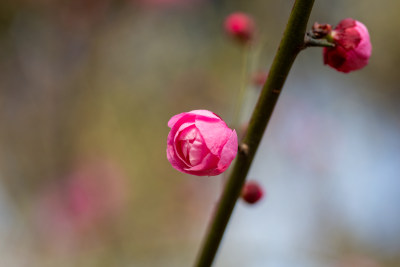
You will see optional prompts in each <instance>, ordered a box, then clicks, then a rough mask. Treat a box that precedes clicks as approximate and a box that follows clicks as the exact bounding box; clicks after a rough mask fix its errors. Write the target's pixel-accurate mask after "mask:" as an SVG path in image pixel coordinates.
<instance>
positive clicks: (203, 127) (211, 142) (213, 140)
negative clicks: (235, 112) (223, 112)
mask: <svg viewBox="0 0 400 267" xmlns="http://www.w3.org/2000/svg"><path fill="white" fill-rule="evenodd" d="M195 124H196V127H197V129H199V132H200V134H201V135H202V136H203V139H204V141H205V143H206V145H207V147H208V149H209V150H210V151H211V153H213V154H214V155H219V153H220V152H221V150H222V148H223V147H224V145H225V144H226V142H227V141H228V138H229V136H230V135H231V132H232V130H231V129H229V128H228V126H227V125H226V123H225V122H224V121H222V120H219V121H205V120H203V119H196V121H195Z"/></svg>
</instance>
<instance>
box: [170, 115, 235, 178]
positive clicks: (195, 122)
mask: <svg viewBox="0 0 400 267" xmlns="http://www.w3.org/2000/svg"><path fill="white" fill-rule="evenodd" d="M168 126H169V127H170V128H171V131H170V132H169V134H168V140H167V158H168V160H169V162H170V163H171V164H172V167H174V168H175V169H177V170H178V171H180V172H184V173H188V174H192V175H197V176H214V175H218V174H221V173H222V172H224V171H225V170H226V169H227V168H228V167H229V165H230V164H231V162H232V160H233V159H234V158H235V157H236V154H237V150H238V141H237V135H236V131H235V130H231V129H229V127H228V126H227V125H226V123H225V122H224V121H223V120H222V119H221V118H220V117H219V116H218V115H216V114H215V113H213V112H211V111H208V110H193V111H190V112H184V113H180V114H178V115H175V116H173V117H172V118H171V119H170V120H169V122H168Z"/></svg>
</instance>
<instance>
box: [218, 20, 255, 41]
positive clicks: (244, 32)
mask: <svg viewBox="0 0 400 267" xmlns="http://www.w3.org/2000/svg"><path fill="white" fill-rule="evenodd" d="M224 27H225V31H226V32H227V33H228V34H229V35H230V36H232V37H233V38H235V39H236V40H238V41H240V42H242V43H248V42H249V41H251V40H252V39H253V37H254V32H255V24H254V20H253V19H252V18H251V17H250V16H249V15H247V14H245V13H242V12H236V13H232V14H230V15H229V16H228V17H227V18H226V19H225V23H224Z"/></svg>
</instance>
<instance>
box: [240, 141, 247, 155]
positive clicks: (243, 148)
mask: <svg viewBox="0 0 400 267" xmlns="http://www.w3.org/2000/svg"><path fill="white" fill-rule="evenodd" d="M239 152H240V153H241V154H243V155H245V156H248V155H249V146H248V145H247V144H245V143H242V144H240V145H239Z"/></svg>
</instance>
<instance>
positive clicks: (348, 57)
mask: <svg viewBox="0 0 400 267" xmlns="http://www.w3.org/2000/svg"><path fill="white" fill-rule="evenodd" d="M329 37H330V38H332V39H333V43H334V44H335V47H324V50H323V55H324V64H328V65H329V66H331V67H332V68H334V69H336V70H338V71H341V72H345V73H348V72H350V71H354V70H359V69H361V68H363V67H365V66H366V65H367V64H368V60H369V58H370V56H371V50H372V46H371V41H370V38H369V33H368V29H367V28H366V27H365V25H364V24H362V23H361V22H359V21H357V20H354V19H344V20H342V21H340V23H339V24H338V25H337V26H336V28H335V29H334V30H333V31H332V32H331V35H330V36H329V35H328V38H329Z"/></svg>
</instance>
